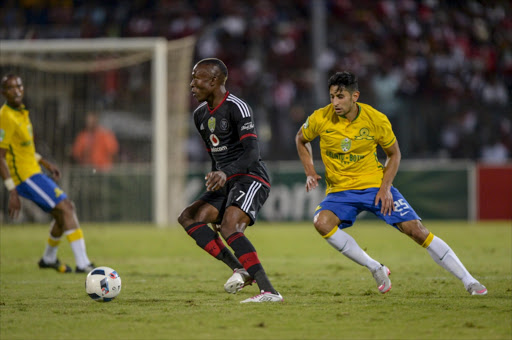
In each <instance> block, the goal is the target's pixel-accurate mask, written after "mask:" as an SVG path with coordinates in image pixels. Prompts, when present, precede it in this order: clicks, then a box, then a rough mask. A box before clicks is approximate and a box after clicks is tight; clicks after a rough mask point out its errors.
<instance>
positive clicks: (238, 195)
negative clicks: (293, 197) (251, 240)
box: [198, 176, 270, 225]
mask: <svg viewBox="0 0 512 340" xmlns="http://www.w3.org/2000/svg"><path fill="white" fill-rule="evenodd" d="M269 194H270V188H269V187H268V186H267V185H265V184H263V183H262V182H260V181H258V180H255V179H254V178H251V177H249V176H239V177H237V178H236V179H232V180H230V181H228V182H227V183H226V185H224V187H223V188H222V189H220V190H217V191H206V192H205V193H204V194H202V195H201V197H199V199H198V200H200V201H204V202H206V203H209V204H211V205H213V206H214V207H215V208H217V210H218V211H219V218H218V220H217V221H216V223H220V221H222V217H223V216H224V212H225V211H226V208H227V207H230V206H232V205H234V206H236V207H239V208H240V209H242V211H243V212H245V213H246V214H247V216H249V218H250V219H251V223H250V224H249V225H253V224H254V222H255V221H256V216H257V215H258V212H259V211H260V209H261V207H263V204H264V203H265V201H266V200H267V198H268V195H269Z"/></svg>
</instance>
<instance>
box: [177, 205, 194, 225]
mask: <svg viewBox="0 0 512 340" xmlns="http://www.w3.org/2000/svg"><path fill="white" fill-rule="evenodd" d="M192 220H193V216H192V214H191V213H190V209H189V208H185V209H184V210H183V211H182V212H181V213H180V215H179V216H178V223H179V224H181V225H182V226H183V228H185V227H188V226H189V225H190V224H192V223H193V222H192Z"/></svg>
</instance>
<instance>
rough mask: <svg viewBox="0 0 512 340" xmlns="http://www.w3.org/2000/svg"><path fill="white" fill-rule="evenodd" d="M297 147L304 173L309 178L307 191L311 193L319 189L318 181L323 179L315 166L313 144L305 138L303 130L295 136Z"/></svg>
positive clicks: (307, 179)
mask: <svg viewBox="0 0 512 340" xmlns="http://www.w3.org/2000/svg"><path fill="white" fill-rule="evenodd" d="M295 145H296V146H297V153H298V154H299V158H300V161H301V162H302V165H303V166H304V172H305V173H306V177H307V178H306V191H307V192H309V191H311V190H313V189H315V188H316V187H318V181H319V180H320V179H322V177H321V176H320V175H318V174H317V173H316V170H315V165H314V164H313V149H312V148H311V143H309V141H307V140H306V139H305V138H304V135H303V134H302V128H300V129H299V131H298V132H297V135H296V136H295Z"/></svg>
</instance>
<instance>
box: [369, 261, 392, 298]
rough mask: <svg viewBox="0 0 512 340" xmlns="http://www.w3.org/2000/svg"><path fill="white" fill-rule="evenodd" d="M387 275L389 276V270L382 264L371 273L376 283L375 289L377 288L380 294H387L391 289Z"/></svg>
mask: <svg viewBox="0 0 512 340" xmlns="http://www.w3.org/2000/svg"><path fill="white" fill-rule="evenodd" d="M389 274H391V272H390V271H389V268H388V267H386V266H385V265H383V264H382V265H381V266H380V267H379V268H377V269H376V270H374V271H373V272H372V275H373V278H374V279H375V282H377V288H379V291H380V292H381V293H382V294H384V293H387V292H389V290H390V289H391V280H390V279H389V277H388V276H389Z"/></svg>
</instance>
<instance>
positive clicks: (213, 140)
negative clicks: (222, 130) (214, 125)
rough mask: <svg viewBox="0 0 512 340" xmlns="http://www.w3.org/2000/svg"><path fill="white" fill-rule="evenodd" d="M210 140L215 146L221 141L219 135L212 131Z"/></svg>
mask: <svg viewBox="0 0 512 340" xmlns="http://www.w3.org/2000/svg"><path fill="white" fill-rule="evenodd" d="M210 142H211V143H212V145H213V146H217V145H219V143H220V141H219V137H217V136H216V135H215V134H213V133H212V134H211V135H210Z"/></svg>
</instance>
